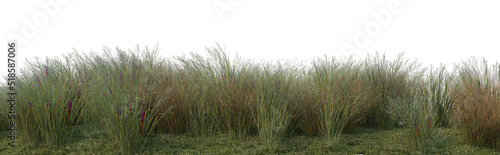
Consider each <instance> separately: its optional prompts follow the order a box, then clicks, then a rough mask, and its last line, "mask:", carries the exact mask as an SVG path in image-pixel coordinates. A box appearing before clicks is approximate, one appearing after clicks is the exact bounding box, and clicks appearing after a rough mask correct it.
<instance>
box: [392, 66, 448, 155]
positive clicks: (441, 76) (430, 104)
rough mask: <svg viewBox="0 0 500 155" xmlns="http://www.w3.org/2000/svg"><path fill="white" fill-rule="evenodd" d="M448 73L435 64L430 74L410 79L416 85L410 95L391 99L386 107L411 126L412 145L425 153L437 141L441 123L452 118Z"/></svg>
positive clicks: (405, 124) (395, 116)
mask: <svg viewBox="0 0 500 155" xmlns="http://www.w3.org/2000/svg"><path fill="white" fill-rule="evenodd" d="M447 77H448V76H447V74H446V70H445V67H444V66H441V67H440V68H438V69H434V68H432V67H431V68H430V70H429V71H428V72H427V75H426V76H424V75H423V74H420V75H418V76H414V78H416V79H419V80H413V82H415V83H409V85H412V87H413V89H411V90H410V96H405V97H396V98H394V99H390V102H389V105H390V106H388V107H386V112H387V113H388V114H390V115H391V117H392V118H393V119H400V120H401V125H402V126H404V127H405V128H407V129H408V138H409V142H410V145H412V146H414V147H415V148H416V149H417V150H418V151H420V152H421V153H426V152H427V151H428V150H429V148H430V146H431V144H432V143H433V142H434V140H435V136H436V134H437V130H436V129H437V127H438V125H439V124H440V123H441V124H442V123H449V122H448V121H449V119H451V116H450V114H451V103H450V102H451V101H450V98H449V97H448V93H447V91H448V84H449V82H448V81H447Z"/></svg>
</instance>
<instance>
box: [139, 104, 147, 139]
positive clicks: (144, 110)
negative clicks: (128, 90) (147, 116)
mask: <svg viewBox="0 0 500 155" xmlns="http://www.w3.org/2000/svg"><path fill="white" fill-rule="evenodd" d="M147 105H148V104H147V103H146V104H145V105H144V109H143V110H142V112H141V125H140V126H139V132H140V133H142V127H143V125H144V113H145V112H146V106H147Z"/></svg>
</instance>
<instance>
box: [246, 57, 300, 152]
mask: <svg viewBox="0 0 500 155" xmlns="http://www.w3.org/2000/svg"><path fill="white" fill-rule="evenodd" d="M273 68H274V69H276V70H274V71H272V70H271V69H273ZM293 71H295V70H294V69H293V68H288V69H287V68H283V67H281V65H279V64H278V66H274V67H272V66H270V65H268V66H266V67H264V68H263V69H262V70H260V72H258V73H259V74H258V75H257V77H254V78H256V80H254V81H253V82H254V83H253V91H252V92H253V102H254V103H253V104H252V113H253V120H255V123H256V126H257V129H258V131H259V136H261V137H262V138H263V139H264V140H265V141H266V143H267V144H268V146H269V148H270V149H272V150H274V149H276V148H277V147H278V145H279V142H281V140H282V138H283V137H284V136H285V135H286V134H287V133H286V132H289V131H290V130H291V129H293V128H294V127H293V126H292V125H293V118H294V117H296V116H297V113H296V112H297V106H296V105H297V103H294V102H293V101H294V100H293V96H295V95H296V94H295V93H294V92H295V91H294V89H299V88H297V87H295V86H294V84H295V83H296V77H295V76H293V73H289V72H293ZM287 72H288V74H286V73H287Z"/></svg>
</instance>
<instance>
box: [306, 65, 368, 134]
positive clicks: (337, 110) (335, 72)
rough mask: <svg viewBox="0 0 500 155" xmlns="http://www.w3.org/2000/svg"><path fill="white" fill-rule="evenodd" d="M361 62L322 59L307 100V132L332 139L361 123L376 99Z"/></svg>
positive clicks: (311, 76)
mask: <svg viewBox="0 0 500 155" xmlns="http://www.w3.org/2000/svg"><path fill="white" fill-rule="evenodd" d="M361 69H362V68H361V64H359V63H357V62H355V61H353V60H347V61H346V62H337V61H336V60H335V59H334V58H332V59H331V60H328V59H327V58H325V59H318V60H316V61H314V62H313V68H312V69H311V70H310V73H309V76H310V78H311V80H312V81H311V82H312V86H311V87H309V89H310V91H309V93H312V94H311V95H310V96H309V100H310V101H309V102H308V103H303V104H304V106H305V107H304V108H303V109H304V111H303V112H302V117H301V118H302V123H301V128H302V130H303V131H304V132H305V133H306V134H307V135H318V134H319V135H322V136H324V137H326V138H328V139H332V138H334V137H336V136H339V135H340V134H342V133H349V132H352V131H353V130H354V129H355V128H356V127H358V126H359V125H361V123H360V121H361V120H362V119H363V118H364V117H365V116H366V114H367V113H368V112H369V110H370V108H371V107H372V105H373V103H374V98H373V96H372V94H371V92H370V87H369V84H368V81H366V80H365V79H363V77H362V75H361V74H362V70H361Z"/></svg>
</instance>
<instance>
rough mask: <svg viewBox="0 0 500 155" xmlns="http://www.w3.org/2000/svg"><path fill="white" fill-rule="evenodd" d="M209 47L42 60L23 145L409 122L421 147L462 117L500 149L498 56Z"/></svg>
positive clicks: (28, 82)
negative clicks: (254, 56) (182, 52)
mask: <svg viewBox="0 0 500 155" xmlns="http://www.w3.org/2000/svg"><path fill="white" fill-rule="evenodd" d="M206 50H207V52H206V53H205V55H202V54H195V53H192V54H191V55H189V56H177V57H172V58H170V59H161V58H159V57H158V55H157V54H158V53H157V52H158V49H148V48H146V49H143V50H141V49H139V48H137V49H134V50H128V52H126V51H124V50H122V49H118V48H117V49H116V50H114V51H112V50H111V49H109V48H105V49H104V51H103V52H102V53H95V52H92V53H88V54H83V53H79V52H77V51H75V52H73V53H70V54H68V55H66V56H65V57H64V59H63V60H59V59H47V60H46V61H44V62H40V61H37V62H32V63H30V65H29V67H28V68H27V69H26V70H25V72H24V74H23V76H22V78H20V79H18V83H19V85H18V86H19V88H18V89H19V97H18V98H19V100H18V104H17V105H18V107H17V116H16V117H17V118H19V119H16V125H17V126H16V128H17V129H18V130H19V132H18V133H20V134H21V142H22V143H23V144H24V143H26V144H40V143H44V144H47V145H49V146H59V145H61V144H64V143H67V142H69V141H70V140H71V137H72V135H73V134H72V131H71V126H73V125H83V126H87V127H89V128H98V129H106V130H107V131H108V133H109V136H110V137H112V138H113V139H114V142H115V143H116V144H117V145H118V146H119V147H120V149H121V151H122V153H123V154H132V153H135V151H136V150H137V148H138V147H141V146H144V145H145V144H146V142H147V141H148V139H149V138H150V137H151V136H152V135H153V133H154V132H155V131H157V132H166V133H172V134H177V133H185V132H187V133H189V134H191V135H192V136H200V137H204V136H207V135H211V134H230V135H233V136H234V137H236V138H239V137H245V136H249V135H253V134H258V136H259V137H261V138H262V139H263V140H264V142H265V143H266V144H268V146H269V148H270V149H276V148H278V146H279V144H280V142H281V141H282V140H283V138H284V137H285V136H287V135H289V134H291V133H292V132H293V131H294V130H298V131H301V132H302V133H304V134H305V135H308V136H322V137H325V138H327V139H329V140H330V141H332V140H333V139H335V138H336V137H338V136H339V135H341V134H345V133H352V132H354V131H355V130H356V128H357V127H359V126H361V125H368V126H372V127H377V128H382V129H386V128H392V127H393V126H394V125H395V123H399V124H400V125H402V126H404V127H406V128H407V129H408V137H409V139H410V142H411V145H413V146H415V147H416V148H417V149H418V150H420V151H422V152H425V151H426V150H428V148H429V146H431V145H430V144H431V143H432V141H433V137H434V135H435V134H436V133H435V131H436V130H435V128H437V127H438V126H444V127H450V126H452V125H456V126H458V127H459V129H461V130H462V131H463V133H464V135H465V137H466V139H467V141H468V142H469V143H471V144H472V145H475V146H483V145H492V146H494V147H497V148H498V147H499V146H498V145H499V141H500V140H499V139H500V138H499V136H500V135H499V134H498V133H500V131H499V130H500V127H499V125H500V124H499V122H500V115H499V113H500V112H499V109H500V105H499V104H500V103H499V102H500V98H499V95H500V94H499V93H500V92H499V83H500V82H499V78H500V73H499V72H500V71H498V70H499V69H500V66H498V64H497V65H495V66H492V67H489V66H487V64H486V62H483V63H481V64H479V63H478V62H477V60H475V59H472V60H470V61H467V62H463V63H462V64H459V65H456V66H455V69H456V71H455V74H449V73H448V72H447V71H446V68H445V67H444V66H441V67H440V68H437V69H433V68H431V69H430V70H427V71H426V70H424V69H420V66H419V64H418V63H417V62H416V61H410V60H407V59H405V58H404V57H403V54H400V55H398V57H397V58H396V59H395V60H388V59H386V57H385V55H380V54H378V53H377V54H376V55H374V56H370V55H369V56H367V58H366V59H364V60H361V61H356V60H353V59H352V58H350V59H347V60H338V59H335V58H333V57H332V58H328V57H324V58H318V59H315V60H313V61H312V65H311V66H310V67H309V66H308V67H303V68H301V66H298V65H293V64H292V63H283V62H282V61H277V62H252V61H249V60H245V59H241V58H239V57H234V58H233V57H230V56H229V55H228V54H227V53H226V52H225V51H224V49H223V48H222V47H221V46H220V45H218V44H217V45H216V46H214V47H211V48H207V49H206ZM425 73H426V74H425ZM2 106H3V107H5V106H6V105H2ZM2 120H3V119H2ZM294 133H299V132H294Z"/></svg>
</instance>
